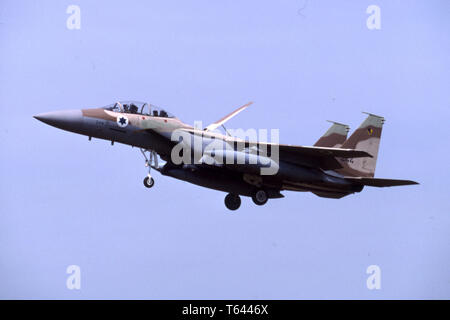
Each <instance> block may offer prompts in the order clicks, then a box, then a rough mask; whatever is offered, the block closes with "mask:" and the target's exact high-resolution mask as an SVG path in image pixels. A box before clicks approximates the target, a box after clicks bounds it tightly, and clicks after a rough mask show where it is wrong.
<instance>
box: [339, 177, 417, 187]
mask: <svg viewBox="0 0 450 320" xmlns="http://www.w3.org/2000/svg"><path fill="white" fill-rule="evenodd" d="M345 179H346V180H349V181H353V182H356V183H360V184H362V185H365V186H369V187H395V186H407V185H412V184H419V183H418V182H415V181H411V180H397V179H379V178H361V177H356V178H353V177H351V178H350V177H345Z"/></svg>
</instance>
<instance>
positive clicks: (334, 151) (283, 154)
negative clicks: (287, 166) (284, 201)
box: [255, 143, 372, 170]
mask: <svg viewBox="0 0 450 320" xmlns="http://www.w3.org/2000/svg"><path fill="white" fill-rule="evenodd" d="M261 144H262V143H259V145H261ZM255 145H256V144H255ZM266 145H267V146H268V149H271V147H272V148H273V144H271V143H266ZM278 148H279V159H280V160H281V161H286V162H290V163H293V164H297V165H305V166H309V167H313V168H320V169H322V170H335V169H340V168H342V165H341V164H340V163H339V161H338V160H337V159H336V158H342V159H348V158H363V157H369V158H372V155H370V154H369V153H367V152H366V151H361V150H355V149H340V148H326V147H309V146H293V145H286V144H279V145H278Z"/></svg>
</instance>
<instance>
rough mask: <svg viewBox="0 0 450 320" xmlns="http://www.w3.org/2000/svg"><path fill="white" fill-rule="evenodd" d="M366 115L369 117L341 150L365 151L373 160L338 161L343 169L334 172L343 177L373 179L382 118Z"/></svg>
mask: <svg viewBox="0 0 450 320" xmlns="http://www.w3.org/2000/svg"><path fill="white" fill-rule="evenodd" d="M364 113H367V112H364ZM367 114H368V115H369V116H368V117H367V118H366V119H365V120H364V121H363V123H362V124H361V125H360V126H359V128H358V129H356V130H355V132H353V134H352V135H351V136H350V138H348V139H347V141H345V142H344V144H343V145H342V146H341V148H345V149H357V150H362V151H366V152H368V153H370V155H372V156H373V158H353V159H345V160H344V159H340V160H339V161H340V162H341V164H342V166H343V168H342V169H338V170H336V171H337V172H339V173H341V174H343V175H345V176H352V177H373V176H374V175H375V167H376V164H377V158H378V149H379V146H380V139H381V130H382V129H383V123H384V118H383V117H380V116H377V115H374V114H371V113H367Z"/></svg>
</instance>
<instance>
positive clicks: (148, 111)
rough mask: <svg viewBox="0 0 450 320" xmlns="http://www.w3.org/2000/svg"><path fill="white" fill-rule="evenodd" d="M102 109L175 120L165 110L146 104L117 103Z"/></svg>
mask: <svg viewBox="0 0 450 320" xmlns="http://www.w3.org/2000/svg"><path fill="white" fill-rule="evenodd" d="M104 109H106V110H109V111H114V112H121V113H133V114H142V115H145V116H152V117H162V118H175V116H174V115H172V114H171V113H169V112H167V111H166V110H164V109H162V108H160V107H157V106H155V105H152V104H150V103H147V102H138V101H118V102H116V103H114V104H110V105H108V106H106V107H104Z"/></svg>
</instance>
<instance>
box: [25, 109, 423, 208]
mask: <svg viewBox="0 0 450 320" xmlns="http://www.w3.org/2000/svg"><path fill="white" fill-rule="evenodd" d="M250 104H251V103H248V104H246V105H244V106H242V107H240V108H238V109H236V110H235V111H233V112H232V113H230V114H228V115H227V116H225V117H223V118H222V119H220V120H218V121H216V122H214V123H212V124H210V125H209V126H207V127H206V128H201V127H200V128H198V127H195V126H190V125H188V124H186V123H183V122H182V121H180V120H179V119H178V118H176V117H175V116H173V115H172V114H171V113H169V112H167V111H166V110H165V109H162V108H158V107H156V106H154V105H152V104H149V103H144V102H136V101H122V102H116V103H114V104H111V105H108V106H106V107H102V108H88V109H81V110H64V111H55V112H48V113H42V114H39V115H36V116H34V117H35V118H36V119H38V120H40V121H42V122H44V123H46V124H48V125H51V126H54V127H56V128H59V129H63V130H67V131H71V132H75V133H78V134H82V135H86V136H88V137H89V140H91V139H92V137H95V138H99V139H105V140H109V141H111V144H114V142H118V143H123V144H127V145H131V146H134V147H138V148H140V151H141V152H142V154H143V156H144V158H145V165H146V166H147V167H148V175H147V176H146V177H145V179H144V185H145V186H146V187H147V188H151V187H153V185H154V179H153V177H152V176H151V175H150V172H151V169H155V170H157V171H159V172H160V173H161V174H162V175H165V176H170V177H173V178H176V179H180V180H183V181H187V182H190V183H193V184H196V185H199V186H203V187H206V188H210V189H215V190H219V191H224V192H226V193H227V195H226V197H225V206H226V207H227V208H228V209H230V210H236V209H238V208H239V207H240V205H241V198H240V196H247V197H251V198H252V200H253V202H254V203H255V204H257V205H264V204H265V203H266V202H267V201H268V199H276V198H283V197H284V195H283V194H281V191H284V190H290V191H302V192H312V193H314V194H315V195H317V196H319V197H325V198H335V199H338V198H342V197H344V196H347V195H349V194H353V193H355V192H360V191H362V190H363V188H364V187H365V186H371V187H390V186H401V185H412V184H418V183H417V182H415V181H411V180H395V179H380V178H374V173H375V166H376V162H377V156H378V148H379V144H380V138H381V131H382V127H383V123H384V118H383V117H380V116H377V115H374V114H370V113H368V116H367V118H366V119H365V120H364V121H363V123H362V124H361V125H360V126H359V128H358V129H356V130H355V132H353V134H352V135H351V136H350V137H349V138H348V139H347V133H348V131H349V127H348V126H347V125H344V124H341V123H337V122H333V124H332V126H331V127H330V129H329V130H328V131H327V132H326V133H325V134H324V135H323V136H322V137H321V138H320V139H319V140H318V141H317V142H316V143H315V144H314V146H295V145H286V144H279V143H269V142H262V141H251V140H248V139H242V138H239V137H235V136H232V135H230V134H229V132H228V131H227V129H226V128H225V126H224V124H225V122H227V121H228V120H230V119H231V118H233V117H234V116H236V115H237V114H238V113H240V112H241V111H243V110H245V109H246V108H247V107H248V106H249V105H250ZM218 128H223V129H225V133H221V132H218ZM174 133H178V135H176V137H175V138H174ZM211 141H215V142H217V141H219V142H220V143H222V147H219V148H215V149H213V151H211V150H209V151H207V150H206V149H207V148H205V146H208V144H209V143H211ZM180 146H181V147H180ZM175 149H177V150H175ZM191 150H192V151H193V152H194V155H193V154H192V153H190V152H189V151H191ZM199 153H200V155H199V156H196V155H198V154H199ZM174 155H177V156H178V157H177V158H176V159H175V157H174ZM158 159H160V160H158ZM180 159H181V161H180ZM217 159H219V160H217ZM220 159H222V160H223V161H220ZM230 159H231V160H232V161H226V160H230ZM161 160H163V161H164V162H165V163H164V164H163V165H160V163H161V162H158V161H161ZM269 168H271V169H274V170H272V172H271V173H269V174H267V173H263V169H269Z"/></svg>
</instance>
